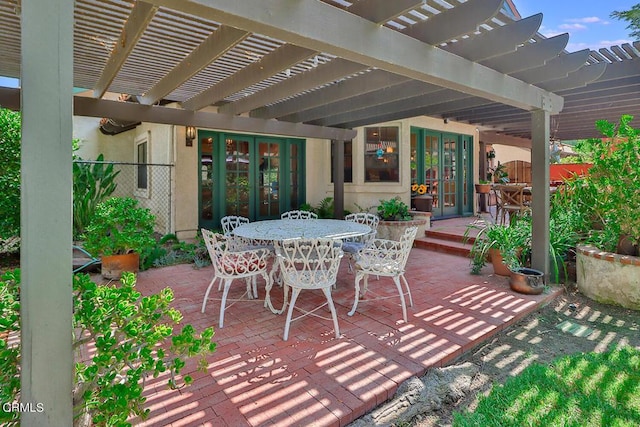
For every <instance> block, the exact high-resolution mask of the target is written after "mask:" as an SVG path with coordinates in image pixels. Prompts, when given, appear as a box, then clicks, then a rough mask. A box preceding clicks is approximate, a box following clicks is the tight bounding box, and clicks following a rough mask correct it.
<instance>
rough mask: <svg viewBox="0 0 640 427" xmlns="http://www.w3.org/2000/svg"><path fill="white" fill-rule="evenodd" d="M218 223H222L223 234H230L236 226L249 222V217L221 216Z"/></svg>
mask: <svg viewBox="0 0 640 427" xmlns="http://www.w3.org/2000/svg"><path fill="white" fill-rule="evenodd" d="M220 224H222V231H223V232H224V235H225V236H230V235H231V233H233V230H235V229H236V227H237V226H239V225H242V224H249V218H245V217H243V216H236V215H228V216H223V217H222V219H221V220H220Z"/></svg>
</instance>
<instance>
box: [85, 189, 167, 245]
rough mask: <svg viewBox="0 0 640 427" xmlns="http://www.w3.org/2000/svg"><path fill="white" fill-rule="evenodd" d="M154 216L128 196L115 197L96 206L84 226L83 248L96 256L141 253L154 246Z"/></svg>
mask: <svg viewBox="0 0 640 427" xmlns="http://www.w3.org/2000/svg"><path fill="white" fill-rule="evenodd" d="M154 223H155V217H154V216H153V215H152V214H151V211H150V210H149V209H146V208H142V207H138V201H137V200H135V199H132V198H130V197H114V198H112V199H109V200H107V201H105V202H102V203H99V204H98V205H97V206H96V211H95V214H94V216H93V218H92V220H91V223H90V224H89V225H88V226H87V230H86V234H85V236H86V240H85V245H84V246H85V249H86V250H87V251H89V252H90V253H92V254H94V255H97V254H100V255H103V256H105V255H106V256H108V255H122V254H127V253H130V252H138V253H140V254H144V252H145V251H146V250H148V249H149V248H152V247H154V246H155V244H156V242H155V240H154V239H153V226H154Z"/></svg>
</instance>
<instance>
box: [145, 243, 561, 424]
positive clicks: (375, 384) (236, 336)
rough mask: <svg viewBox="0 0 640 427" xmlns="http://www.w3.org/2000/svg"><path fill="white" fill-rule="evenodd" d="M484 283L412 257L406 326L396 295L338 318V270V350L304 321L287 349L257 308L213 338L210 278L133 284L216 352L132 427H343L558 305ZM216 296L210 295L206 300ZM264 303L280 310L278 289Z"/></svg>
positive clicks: (305, 296) (444, 258)
mask: <svg viewBox="0 0 640 427" xmlns="http://www.w3.org/2000/svg"><path fill="white" fill-rule="evenodd" d="M486 271H487V273H486V274H483V275H480V276H473V275H470V274H469V260H468V259H466V258H463V257H459V256H454V255H448V254H444V253H437V252H431V251H426V250H422V249H417V248H414V249H413V250H412V252H411V256H410V258H409V262H408V265H407V274H406V276H407V279H408V280H409V283H410V286H411V289H412V294H413V300H414V307H413V308H409V310H408V316H409V322H408V323H404V322H403V321H402V313H401V309H400V304H399V299H398V297H397V295H396V297H395V298H389V299H384V300H377V301H375V302H374V301H367V300H366V298H365V299H364V300H362V301H361V303H360V304H359V306H358V311H357V312H356V314H355V315H354V316H353V317H349V316H347V311H349V309H350V308H351V305H352V303H353V280H354V275H353V274H351V273H349V272H348V268H347V263H346V262H343V263H342V266H341V271H340V274H339V276H338V286H337V289H336V290H334V291H333V299H334V302H335V304H336V309H337V311H338V318H339V324H340V329H341V333H342V336H341V338H340V339H335V337H334V333H333V329H332V323H331V321H330V320H326V321H324V320H321V319H317V318H314V317H305V318H303V319H302V320H300V321H297V322H294V323H292V326H291V331H290V337H289V341H287V342H285V341H283V340H282V333H283V330H284V320H285V317H284V315H274V314H272V313H271V312H270V311H269V310H268V309H266V308H263V306H262V300H259V301H246V302H238V303H236V304H235V305H233V306H231V307H228V308H227V310H225V327H224V328H222V329H219V328H217V323H218V310H219V301H218V300H213V299H210V300H209V304H208V306H207V310H206V313H205V314H201V313H200V306H201V304H202V298H203V295H204V291H205V289H206V286H207V285H208V283H209V281H210V279H211V275H212V274H213V273H212V272H213V269H212V267H207V268H203V269H200V270H196V269H194V268H193V266H192V265H178V266H172V267H165V268H160V269H152V270H149V271H145V272H142V273H140V275H139V277H138V289H139V290H140V291H141V292H142V293H143V294H147V293H150V292H156V291H159V290H160V289H162V288H164V287H167V286H169V287H171V288H172V289H173V290H174V292H175V297H176V301H175V306H176V308H178V309H179V310H181V311H182V313H183V315H184V317H185V319H184V320H185V322H187V323H192V324H193V325H194V326H196V327H198V328H200V327H201V328H204V327H208V326H211V325H216V335H215V337H214V339H215V341H216V342H217V343H218V349H217V351H216V352H215V353H214V354H213V355H212V356H211V357H210V358H209V368H208V372H207V373H202V372H199V371H196V364H195V363H194V362H190V363H189V364H188V365H187V367H186V368H185V370H184V373H185V374H187V373H189V374H191V375H192V376H193V377H194V383H193V384H192V386H190V387H186V388H183V389H181V390H173V391H172V390H168V389H166V378H162V377H161V378H158V379H154V380H152V381H149V382H147V387H146V388H147V395H148V407H149V408H150V409H151V414H150V417H149V418H148V419H147V420H146V421H145V422H143V423H141V424H140V425H145V426H160V425H163V426H164V425H173V426H186V425H211V426H223V425H229V426H244V425H252V426H258V425H287V426H289V425H300V426H302V425H305V426H307V425H316V426H342V425H345V424H347V423H349V422H351V421H353V420H355V419H356V418H358V417H360V416H362V415H364V414H365V413H367V412H368V411H370V410H371V409H373V408H375V407H376V406H378V405H379V404H381V403H383V402H384V401H386V400H388V399H389V398H391V397H392V396H393V394H394V393H395V391H396V389H397V388H398V386H399V385H400V384H401V383H402V382H403V381H405V380H406V379H408V378H409V377H411V376H421V375H423V374H424V372H425V371H426V370H427V369H428V368H430V367H439V366H442V365H446V364H448V363H450V362H452V361H453V360H455V359H456V358H457V357H459V356H460V355H461V354H462V353H463V352H465V351H467V350H469V349H471V348H473V347H474V346H476V345H478V344H479V343H481V342H482V341H484V340H486V339H487V338H488V337H491V336H492V335H494V334H495V333H497V332H499V331H501V330H503V329H504V328H506V327H508V326H509V325H511V324H513V323H514V322H515V321H517V320H518V319H520V318H522V317H523V316H525V315H526V314H528V313H530V312H531V311H533V310H535V309H536V308H537V307H539V306H540V305H542V304H545V303H547V302H548V301H550V300H551V299H553V298H554V297H555V296H556V295H558V294H559V293H561V289H559V288H552V290H551V293H547V294H542V295H538V296H529V295H521V294H516V293H514V292H513V291H511V290H510V289H509V286H508V283H507V278H505V277H500V276H494V275H492V274H488V271H489V270H488V269H487V270H486ZM260 285H261V282H260V281H259V286H260ZM262 288H263V289H262V290H259V293H260V294H261V297H262V298H264V287H262ZM369 288H370V291H369V292H373V293H375V294H377V295H378V296H386V295H388V296H393V295H394V292H396V290H395V286H394V285H393V282H392V281H391V279H388V278H380V280H379V281H378V280H376V279H375V278H372V280H371V282H370V286H369ZM243 290H244V285H241V284H239V286H235V287H232V288H231V292H230V296H229V298H233V297H234V296H236V297H237V296H239V295H240V293H241V292H242V291H243ZM234 292H235V294H234ZM219 295H220V293H219V292H216V291H212V295H211V296H210V297H211V298H217V297H219ZM367 296H369V297H371V296H372V295H369V294H368V295H367ZM272 299H274V305H276V307H279V306H280V305H281V302H282V289H281V288H279V287H278V286H277V285H276V286H274V288H273V290H272ZM323 299H324V297H323V295H322V293H321V292H317V293H316V292H311V291H306V292H303V293H302V294H301V296H300V299H299V300H298V303H297V304H296V306H300V307H303V308H304V307H305V304H308V307H310V306H312V304H314V303H316V302H319V301H321V300H323ZM326 310H327V315H328V309H326Z"/></svg>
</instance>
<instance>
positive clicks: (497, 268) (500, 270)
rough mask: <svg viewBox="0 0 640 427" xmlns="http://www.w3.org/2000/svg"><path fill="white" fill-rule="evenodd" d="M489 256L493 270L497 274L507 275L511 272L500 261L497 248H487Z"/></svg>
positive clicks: (500, 255)
mask: <svg viewBox="0 0 640 427" xmlns="http://www.w3.org/2000/svg"><path fill="white" fill-rule="evenodd" d="M489 257H490V258H491V264H492V265H493V272H494V273H495V274H497V275H498V276H509V275H510V274H511V272H510V271H509V267H507V266H506V265H505V264H504V263H503V262H502V254H501V253H500V251H499V250H497V249H494V248H491V249H489Z"/></svg>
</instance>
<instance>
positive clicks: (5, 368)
mask: <svg viewBox="0 0 640 427" xmlns="http://www.w3.org/2000/svg"><path fill="white" fill-rule="evenodd" d="M19 283H20V275H19V271H15V272H11V273H7V274H5V276H3V278H2V280H1V281H0V312H2V314H3V316H2V319H3V320H2V322H1V323H0V331H2V330H3V329H9V330H11V331H14V332H18V331H19V330H20V323H19V309H20V307H19V302H18V300H17V292H18V287H19ZM73 299H74V314H73V331H74V342H73V345H74V348H77V347H80V346H92V347H93V348H95V350H94V354H93V357H92V358H91V359H89V360H78V361H76V365H75V367H76V369H75V371H76V374H75V387H74V396H73V401H74V411H75V414H76V416H86V415H87V414H88V415H89V416H90V417H91V418H92V421H93V423H94V425H97V426H125V425H130V424H129V423H128V422H127V419H128V418H129V417H131V416H140V417H141V418H142V419H144V418H146V417H147V416H148V414H149V409H145V408H144V403H145V398H144V397H143V394H142V393H143V390H144V385H145V379H146V378H148V377H149V376H153V377H157V376H158V375H160V374H162V373H165V374H168V376H169V379H168V386H169V387H172V388H175V387H178V386H179V385H182V384H183V383H184V384H189V383H191V381H192V379H191V377H190V376H189V375H185V376H184V378H183V379H182V381H180V382H179V381H178V380H177V375H179V374H180V373H181V371H182V369H183V368H184V366H185V359H186V358H191V357H197V358H198V359H199V362H200V363H199V368H200V369H201V370H205V369H206V359H205V357H206V356H207V355H210V354H212V353H213V352H214V351H215V347H216V345H215V343H214V342H213V341H212V338H213V334H214V332H213V328H207V329H204V330H203V331H202V332H201V333H197V332H196V331H195V329H194V328H193V327H192V326H191V325H185V326H184V327H183V328H182V330H181V332H180V333H175V332H174V328H175V327H176V326H177V325H179V324H180V322H181V320H182V315H181V313H180V312H179V311H178V310H176V309H174V308H172V307H171V303H172V302H173V292H172V291H171V289H170V288H166V289H164V290H162V291H161V292H160V293H158V294H154V295H149V296H144V297H143V296H142V295H141V294H140V293H139V292H138V291H137V290H136V289H135V276H134V275H133V274H132V273H125V274H124V275H123V277H122V280H121V284H120V286H107V285H97V284H95V283H93V282H92V281H91V280H90V278H89V276H88V275H76V276H75V277H74V281H73ZM6 314H8V315H9V317H8V318H7V319H5V315H6ZM70 332H71V330H70ZM0 353H1V354H2V356H3V357H1V358H0V378H2V381H1V382H0V384H1V385H0V398H1V399H2V402H13V401H18V400H19V386H20V379H19V359H20V356H19V355H20V346H19V344H16V345H13V347H11V348H8V347H7V345H6V342H5V341H4V340H0ZM14 417H17V413H16V412H12V413H7V412H4V411H3V412H1V413H0V421H2V422H3V423H4V422H9V421H10V420H12V419H13V418H14ZM14 421H15V422H17V420H14Z"/></svg>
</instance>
